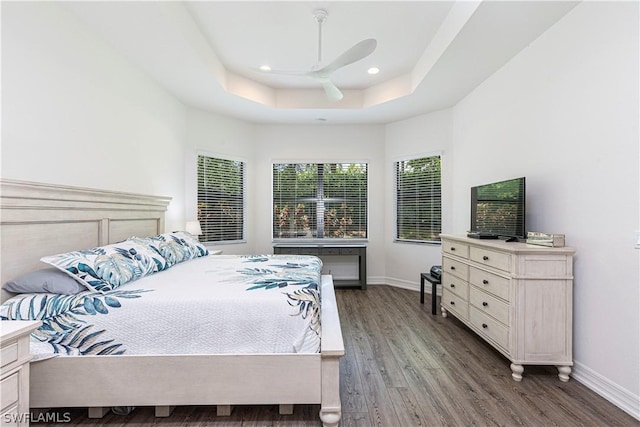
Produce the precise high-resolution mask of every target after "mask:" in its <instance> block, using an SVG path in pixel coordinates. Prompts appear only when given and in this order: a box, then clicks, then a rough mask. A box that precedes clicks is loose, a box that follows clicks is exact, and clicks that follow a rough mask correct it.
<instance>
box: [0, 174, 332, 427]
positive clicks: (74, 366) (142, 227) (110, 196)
mask: <svg viewBox="0 0 640 427" xmlns="http://www.w3.org/2000/svg"><path fill="white" fill-rule="evenodd" d="M170 200H171V199H170V198H168V197H156V196H146V195H139V194H131V193H121V192H112V191H104V190H95V189H87V188H79V187H68V186H58V185H49V184H40V183H33V182H23V181H14V180H7V179H0V251H1V252H0V253H1V254H2V256H1V257H0V258H1V260H0V279H1V283H5V282H6V281H7V280H10V279H12V278H14V277H16V276H18V275H20V274H23V273H26V272H28V271H32V270H36V269H40V268H43V267H46V265H44V264H43V263H41V262H40V261H39V259H40V258H41V257H42V256H45V255H52V254H56V253H60V252H67V251H71V250H78V249H86V248H90V247H95V246H101V245H105V244H108V243H113V242H118V241H121V240H124V239H126V238H128V237H130V236H132V235H137V236H141V237H143V236H151V235H155V234H159V233H162V232H164V231H165V230H164V213H165V211H166V209H167V206H168V204H169V202H170ZM321 293H322V309H321V310H322V311H321V319H322V351H321V353H317V354H293V353H292V354H289V353H287V354H198V355H151V356H142V355H131V356H127V355H120V356H77V357H56V358H51V359H47V360H43V361H38V362H32V363H31V380H30V383H31V384H30V406H31V407H32V408H57V407H87V408H89V416H90V417H101V416H102V415H104V414H105V413H106V411H107V410H108V409H109V408H110V407H112V406H155V408H156V409H155V411H156V416H168V415H169V414H170V413H171V410H172V408H173V406H177V405H217V412H218V414H219V415H229V414H230V413H231V405H234V404H235V405H262V404H278V405H280V412H281V413H292V411H293V405H294V404H320V406H321V409H320V414H319V415H320V419H321V420H322V423H323V425H324V426H337V425H338V423H339V421H340V417H341V413H342V410H341V403H340V391H339V389H340V373H339V361H340V357H342V356H343V355H344V343H343V340H342V332H341V330H340V319H339V317H338V310H337V305H336V301H335V293H334V289H333V282H332V278H331V276H322V286H321ZM10 296H11V294H9V293H7V292H5V291H4V290H3V291H2V301H3V302H4V301H5V300H6V299H8V298H9V297H10ZM88 378H90V379H91V382H90V383H88V381H87V379H88Z"/></svg>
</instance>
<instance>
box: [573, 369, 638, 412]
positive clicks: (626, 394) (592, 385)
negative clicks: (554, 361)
mask: <svg viewBox="0 0 640 427" xmlns="http://www.w3.org/2000/svg"><path fill="white" fill-rule="evenodd" d="M571 377H572V378H573V379H574V380H576V381H578V382H580V383H581V384H584V385H585V386H586V387H587V388H589V389H590V390H593V391H594V392H595V393H598V394H599V395H600V396H602V397H604V398H605V399H607V400H608V401H609V402H611V403H613V404H614V405H616V406H617V407H618V408H620V409H622V410H623V411H625V412H626V413H628V414H629V415H631V416H632V417H634V418H636V419H637V420H640V396H637V395H634V394H633V393H631V392H630V391H629V390H627V389H625V388H622V387H620V386H619V385H618V384H616V383H614V382H612V381H610V380H609V379H607V378H605V377H603V376H602V375H600V374H598V373H597V372H595V371H593V370H592V369H590V368H588V367H586V366H584V365H583V364H581V363H580V362H576V361H575V360H574V362H573V372H572V374H571Z"/></svg>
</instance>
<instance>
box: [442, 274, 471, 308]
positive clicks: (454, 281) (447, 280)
mask: <svg viewBox="0 0 640 427" xmlns="http://www.w3.org/2000/svg"><path fill="white" fill-rule="evenodd" d="M442 287H443V288H447V290H448V291H449V292H452V293H454V294H456V295H457V296H459V297H460V298H462V299H464V300H465V301H467V300H468V299H469V284H468V283H467V281H466V280H462V279H461V278H459V277H456V276H454V275H453V274H451V273H444V274H443V275H442Z"/></svg>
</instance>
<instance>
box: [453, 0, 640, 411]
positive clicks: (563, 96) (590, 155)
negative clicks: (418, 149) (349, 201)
mask: <svg viewBox="0 0 640 427" xmlns="http://www.w3.org/2000/svg"><path fill="white" fill-rule="evenodd" d="M638 35H639V32H638V3H637V2H620V3H614V2H584V3H581V4H580V5H578V6H577V7H576V8H575V9H574V10H572V11H571V12H570V13H569V14H568V15H567V16H566V17H564V18H563V19H562V20H561V21H559V22H558V23H557V24H556V25H555V26H554V27H552V28H551V29H550V30H549V31H547V32H546V33H545V34H543V35H542V36H541V37H540V38H539V39H538V40H536V41H535V42H534V43H532V44H531V45H530V46H529V47H528V48H527V49H526V50H524V51H523V52H521V54H520V55H518V56H517V57H516V58H515V59H513V60H512V61H510V62H509V63H508V64H507V65H506V66H504V67H503V68H502V69H501V70H500V71H498V72H497V73H495V74H494V75H493V76H492V77H490V78H489V79H488V80H487V81H485V82H484V83H483V84H482V85H481V86H480V87H478V88H477V89H476V90H475V91H474V92H473V93H471V94H470V95H469V96H467V97H466V98H465V99H463V100H462V101H461V102H460V103H459V104H458V105H457V106H456V107H455V108H454V109H453V146H454V149H455V156H454V161H453V165H452V168H453V170H454V171H455V173H454V175H453V186H454V188H455V189H467V188H469V187H470V186H472V185H476V184H481V183H485V182H489V181H495V180H500V179H505V178H511V177H516V176H526V178H527V203H528V204H527V218H526V221H527V223H528V224H527V225H528V229H529V230H531V231H542V232H553V233H564V234H566V240H567V244H568V245H569V246H574V247H575V248H576V250H577V252H576V255H575V258H574V261H575V265H574V267H575V270H574V274H575V288H574V347H573V349H574V359H575V378H577V379H579V380H580V381H582V382H585V383H586V384H588V385H589V386H590V387H591V388H594V389H596V390H599V391H600V392H601V393H602V394H604V395H608V396H609V397H610V398H612V399H614V400H616V401H617V403H618V404H620V405H622V406H625V408H626V409H627V410H628V411H629V412H632V413H635V414H636V416H637V417H640V408H639V406H638V399H639V396H640V390H639V387H640V350H639V348H640V318H639V314H638V313H639V308H640V297H639V283H640V277H639V273H638V272H639V268H640V263H639V253H638V250H637V249H634V230H637V229H638V216H639V212H638V195H639V193H640V186H639V183H638V167H639V165H638V158H639V152H638V141H639V133H638V117H639V111H638V105H639V98H638V90H639V87H638V76H639V69H638V49H639V46H638ZM453 198H454V200H453V213H454V221H453V224H452V227H451V228H450V229H448V230H446V231H451V232H461V231H463V230H465V229H466V227H468V225H469V219H468V215H469V198H468V195H467V194H465V192H463V191H457V190H456V191H455V192H454V194H453Z"/></svg>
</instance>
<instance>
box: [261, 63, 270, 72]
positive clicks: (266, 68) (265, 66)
mask: <svg viewBox="0 0 640 427" xmlns="http://www.w3.org/2000/svg"><path fill="white" fill-rule="evenodd" d="M260 69H261V70H262V71H271V67H269V66H268V65H266V64H265V65H261V66H260Z"/></svg>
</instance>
